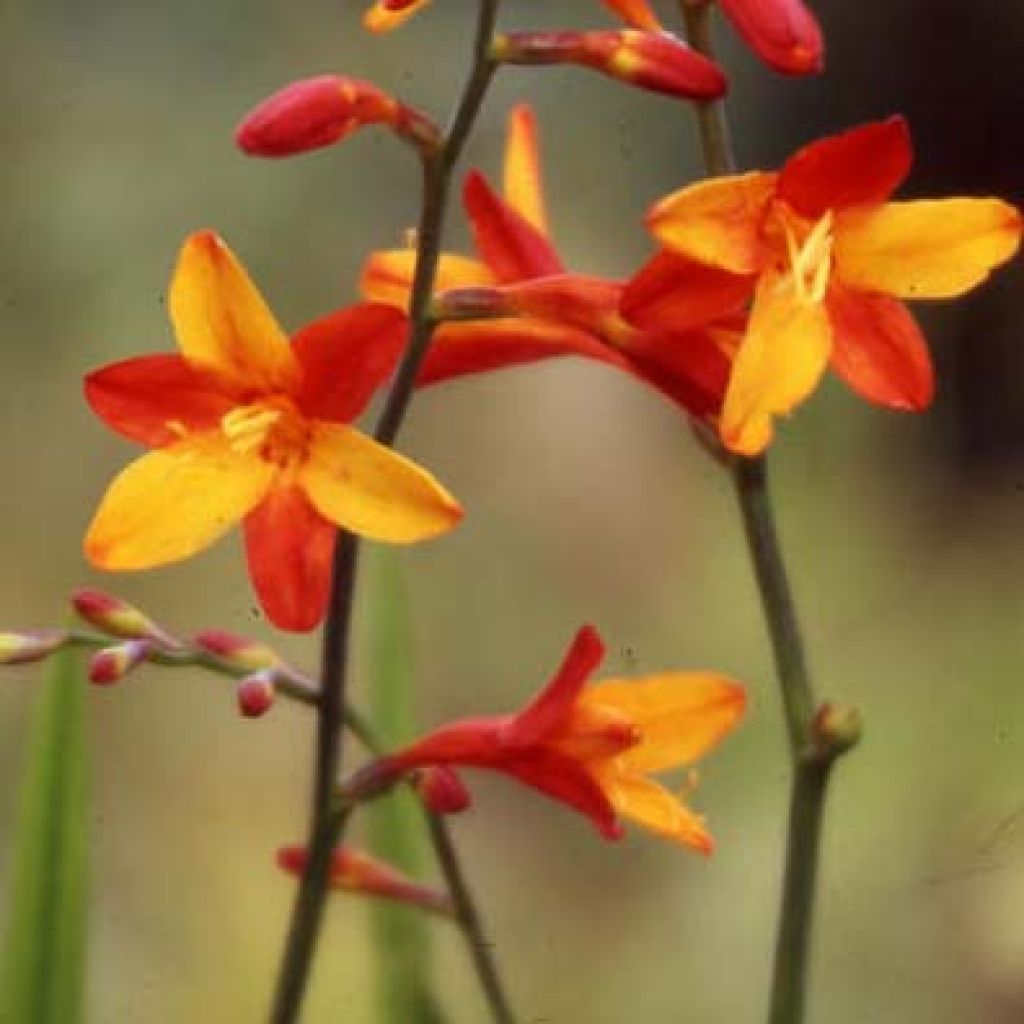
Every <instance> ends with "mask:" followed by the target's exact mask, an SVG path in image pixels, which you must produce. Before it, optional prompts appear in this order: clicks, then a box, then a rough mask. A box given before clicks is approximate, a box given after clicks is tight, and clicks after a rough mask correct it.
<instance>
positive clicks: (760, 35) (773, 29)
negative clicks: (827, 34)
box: [719, 0, 825, 75]
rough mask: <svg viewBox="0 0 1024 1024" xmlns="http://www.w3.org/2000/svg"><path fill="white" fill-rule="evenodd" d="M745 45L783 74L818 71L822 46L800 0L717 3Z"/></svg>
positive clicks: (820, 63) (818, 29)
mask: <svg viewBox="0 0 1024 1024" xmlns="http://www.w3.org/2000/svg"><path fill="white" fill-rule="evenodd" d="M719 3H720V4H721V5H722V10H723V11H724V12H725V13H726V15H727V16H728V17H729V20H730V21H731V22H732V23H733V24H734V25H735V26H736V31H737V32H739V34H740V35H741V36H743V38H744V39H745V40H746V42H747V45H748V46H749V47H750V48H751V49H752V50H753V51H754V52H755V53H756V54H757V55H758V56H759V57H760V58H761V60H763V61H764V62H765V63H766V64H767V65H768V66H769V67H772V68H774V69H775V70H776V71H781V72H782V73H783V74H786V75H811V74H815V73H816V72H819V71H821V69H822V65H823V54H824V49H825V44H824V41H823V39H822V36H821V29H820V28H819V27H818V23H817V21H816V20H815V18H814V15H813V14H811V12H810V11H809V10H808V9H807V8H806V7H805V6H804V4H803V3H802V0H719Z"/></svg>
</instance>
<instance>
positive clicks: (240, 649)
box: [192, 629, 283, 672]
mask: <svg viewBox="0 0 1024 1024" xmlns="http://www.w3.org/2000/svg"><path fill="white" fill-rule="evenodd" d="M192 646H193V647H195V648H196V649H197V650H199V651H202V652H203V653H204V654H211V655H213V657H215V658H217V659H218V660H219V661H222V662H224V663H225V664H227V665H229V666H230V667H231V668H234V669H237V670H238V671H240V672H258V671H259V670H260V669H264V668H278V667H279V666H280V665H282V664H283V661H282V659H281V656H280V655H279V654H278V653H277V651H275V650H274V649H273V648H271V647H268V646H267V645H266V644H261V643H259V642H257V641H256V640H250V639H249V638H248V637H244V636H239V635H238V634H237V633H230V632H228V631H227V630H226V629H205V630H203V631H202V632H201V633H197V634H196V635H195V636H194V637H193V638H192Z"/></svg>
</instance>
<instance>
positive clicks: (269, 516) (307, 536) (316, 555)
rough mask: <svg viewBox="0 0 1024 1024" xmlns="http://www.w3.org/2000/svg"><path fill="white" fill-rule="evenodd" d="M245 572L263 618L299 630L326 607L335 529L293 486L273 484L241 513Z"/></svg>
mask: <svg viewBox="0 0 1024 1024" xmlns="http://www.w3.org/2000/svg"><path fill="white" fill-rule="evenodd" d="M243 528H244V531H245V551H246V555H247V557H248V561H249V576H250V577H251V579H252V584H253V587H254V589H255V590H256V594H257V596H258V597H259V601H260V604H261V605H262V607H263V610H264V612H266V614H267V618H268V619H270V621H271V622H272V623H273V624H274V625H275V626H277V627H278V628H279V629H287V630H292V631H294V632H305V631H306V630H310V629H313V628H314V627H315V626H317V625H318V624H319V622H320V620H321V619H322V618H323V615H324V609H325V608H326V607H327V597H328V592H329V591H330V585H331V559H332V555H333V554H334V538H335V534H336V533H337V531H336V529H335V528H334V526H332V525H331V524H330V523H329V522H327V520H326V519H324V518H323V517H322V516H321V515H320V513H319V512H317V511H316V509H314V508H313V506H312V505H311V504H310V503H309V501H308V499H307V498H306V496H305V494H303V492H302V491H301V490H299V488H297V487H288V486H282V487H275V488H272V489H271V491H270V493H269V494H268V495H267V497H266V498H265V499H264V501H263V502H262V503H261V504H260V505H258V506H257V507H256V508H255V509H254V510H253V511H252V512H250V513H249V515H247V516H246V517H245V521H244V524H243Z"/></svg>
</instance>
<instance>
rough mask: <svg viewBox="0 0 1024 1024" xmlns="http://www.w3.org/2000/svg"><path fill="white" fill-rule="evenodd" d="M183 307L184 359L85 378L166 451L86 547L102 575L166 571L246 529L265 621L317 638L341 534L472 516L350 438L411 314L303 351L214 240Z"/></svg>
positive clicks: (196, 260)
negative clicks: (239, 527)
mask: <svg viewBox="0 0 1024 1024" xmlns="http://www.w3.org/2000/svg"><path fill="white" fill-rule="evenodd" d="M169 301H170V310H171V319H172V321H173V324H174V328H175V332H176V334H177V338H178V344H179V347H180V349H181V354H180V355H171V354H166V355H163V354H161V355H149V356H142V357H140V358H135V359H129V360H127V361H125V362H121V363H115V364H114V365H112V366H108V367H105V368H103V369H101V370H98V371H96V372H95V373H92V374H90V375H89V376H88V377H87V378H86V382H85V394H86V398H87V399H88V401H89V404H90V405H91V406H92V408H93V410H94V411H95V412H96V413H97V414H98V415H99V416H100V417H101V418H102V419H103V420H104V421H105V422H106V423H107V424H108V425H109V426H111V427H112V428H113V429H114V430H116V431H118V432H119V433H121V434H123V435H124V436H125V437H127V438H129V439H131V440H133V441H136V442H140V443H142V444H144V445H146V446H148V447H150V448H152V449H154V451H152V452H151V453H150V454H148V455H145V456H143V457H142V458H141V459H138V460H137V461H136V462H134V463H132V464H131V465H130V466H129V467H128V468H127V469H125V470H124V471H123V472H122V473H121V474H120V475H119V476H118V477H117V478H116V479H115V480H114V481H113V483H112V484H111V485H110V487H109V489H108V490H107V493H106V495H105V496H104V498H103V500H102V502H101V503H100V507H99V510H98V511H97V513H96V516H95V518H94V519H93V522H92V524H91V526H90V527H89V531H88V534H87V536H86V538H85V552H86V555H87V557H88V558H89V560H90V561H91V562H92V563H93V564H94V565H96V566H98V567H99V568H101V569H107V570H109V571H113V572H123V571H131V570H138V569H148V568H152V567H154V566H159V565H165V564H167V563H170V562H175V561H178V560H180V559H183V558H187V557H189V556H190V555H193V554H195V553H197V552H198V551H201V550H203V549H204V548H206V547H208V546H209V545H210V544H212V543H213V542H214V541H215V540H216V539H217V538H219V537H220V536H221V535H222V534H223V533H225V532H226V531H227V530H228V529H230V528H231V527H232V526H233V525H234V524H235V523H237V522H239V521H242V523H243V527H244V532H245V546H246V554H247V556H248V562H249V572H250V576H251V577H252V581H253V585H254V587H255V590H256V593H257V595H258V597H259V600H260V603H261V604H262V605H263V608H264V610H265V611H266V613H267V615H268V616H269V618H270V619H271V621H272V622H274V623H275V624H276V625H277V626H279V627H280V628H282V629H291V630H306V629H311V628H313V627H314V626H315V625H316V624H317V623H318V622H319V621H320V619H321V617H322V615H323V611H324V605H325V603H326V600H327V594H328V589H329V582H330V566H331V555H332V552H333V549H334V540H335V533H336V528H337V527H342V528H344V529H346V530H350V531H352V532H353V533H357V534H359V535H361V536H364V537H368V538H371V539H375V540H381V541H387V542H390V543H398V544H408V543H412V542H415V541H419V540H424V539H426V538H429V537H433V536H436V535H438V534H441V533H445V532H446V531H448V530H450V529H451V528H452V527H453V526H455V525H456V524H457V523H458V521H459V519H460V518H461V515H462V513H461V509H460V508H459V506H458V504H457V503H456V502H455V501H454V499H453V498H452V497H451V496H450V495H449V494H448V493H447V492H446V491H445V490H444V489H443V488H442V487H441V486H440V484H438V483H437V481H436V480H434V478H433V477H432V476H430V475H429V474H428V473H427V472H425V471H424V470H423V469H420V468H419V467H418V466H416V465H415V464H413V463H412V462H410V461H409V460H408V459H405V458H403V457H402V456H400V455H398V454H396V453H394V452H392V451H391V450H390V449H388V448H385V447H384V446H383V445H380V444H378V443H377V442H375V441H373V440H371V439H370V438H367V437H365V436H364V435H363V434H361V433H359V432H358V431H357V430H355V429H353V428H352V427H351V426H349V423H350V422H351V421H352V420H353V419H354V418H355V417H356V416H358V415H359V413H360V412H361V411H362V409H363V408H364V407H365V405H366V404H367V402H368V401H369V399H370V397H371V396H372V394H373V392H374V390H375V389H376V388H377V387H378V386H379V385H380V384H381V383H382V382H383V381H384V380H385V379H386V378H387V377H388V376H389V374H390V373H391V372H392V370H393V368H394V365H395V362H396V360H397V358H398V355H399V352H400V350H401V346H402V343H403V340H404V337H405V330H406V325H405V319H404V317H403V316H402V315H401V314H400V313H397V312H396V311H395V310H393V309H389V308H387V307H384V306H380V305H373V304H363V305H357V306H353V307H350V308H348V309H343V310H339V311H337V312H335V313H332V314H330V315H329V316H326V317H324V318H323V319H321V320H317V321H315V322H314V323H312V324H310V325H309V326H307V327H305V328H303V329H302V330H301V331H299V332H298V334H296V335H295V337H294V339H293V340H292V342H291V343H289V341H288V338H287V337H286V336H285V334H284V332H283V331H282V330H281V328H280V327H279V326H278V324H277V321H276V320H275V319H274V317H273V314H272V313H271V312H270V310H269V309H268V308H267V306H266V304H265V303H264V301H263V299H262V297H261V296H260V294H259V292H257V290H256V288H255V286H254V285H253V284H252V282H251V281H250V280H249V277H248V275H247V274H246V273H245V270H244V269H243V268H242V266H241V265H240V264H239V263H238V261H237V260H236V259H235V256H234V254H233V253H232V252H231V250H230V249H228V247H227V246H226V245H225V244H224V242H223V241H221V239H220V238H218V237H217V235H215V234H213V233H212V232H210V231H203V232H199V233H197V234H195V235H192V236H191V237H190V238H189V239H188V240H187V241H186V242H185V245H184V247H183V249H182V251H181V256H180V258H179V261H178V266H177V269H176V270H175V273H174V278H173V280H172V282H171V290H170V299H169Z"/></svg>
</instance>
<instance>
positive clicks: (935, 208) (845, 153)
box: [636, 117, 1021, 455]
mask: <svg viewBox="0 0 1024 1024" xmlns="http://www.w3.org/2000/svg"><path fill="white" fill-rule="evenodd" d="M911 159H912V151H911V145H910V137H909V133H908V131H907V127H906V124H905V122H904V121H903V119H902V118H899V117H894V118H891V119H890V120H888V121H881V122H876V123H872V124H867V125H864V126H862V127H859V128H855V129H853V130H851V131H848V132H845V133H843V134H840V135H836V136H832V137H830V138H826V139H823V140H821V141H819V142H815V143H812V144H811V145H809V146H806V147H805V148H804V149H802V150H800V151H799V152H797V153H796V154H795V155H794V156H793V157H791V158H790V160H789V161H788V162H787V163H786V164H785V166H784V167H783V168H782V170H781V171H780V172H778V173H766V172H761V171H754V172H750V173H747V174H739V175H731V176H726V177H720V178H712V179H709V180H707V181H702V182H699V183H697V184H695V185H690V186H688V187H686V188H683V189H680V190H679V191H678V192H674V193H673V194H671V195H669V196H667V197H666V198H665V199H663V200H662V201H661V202H659V203H658V204H657V205H656V206H655V207H654V208H653V209H652V210H651V212H650V214H649V217H648V224H649V226H650V229H651V231H652V232H653V234H654V236H655V237H656V238H657V240H658V241H659V242H660V243H661V244H662V245H664V246H665V247H666V249H668V250H670V251H671V252H673V253H675V254H678V255H680V256H682V257H684V258H685V259H686V260H689V261H693V260H696V261H698V262H700V263H703V264H706V265H707V266H709V267H714V268H718V269H720V270H725V271H729V272H731V273H732V274H734V275H736V277H737V279H738V280H744V281H746V282H747V286H748V289H749V292H750V293H751V294H752V295H753V306H752V309H751V313H750V320H749V325H748V327H747V330H746V333H745V335H744V337H743V341H742V345H741V346H740V349H739V352H738V354H737V356H736V360H735V363H734V365H733V370H732V375H731V377H730V380H729V386H728V391H727V393H726V397H725V404H724V407H723V411H722V418H721V435H722V440H723V441H724V443H725V444H726V446H727V447H729V448H731V449H732V450H734V451H736V452H739V453H742V454H744V455H754V454H756V453H758V452H760V451H761V450H762V449H763V448H764V447H765V446H766V445H767V444H768V442H769V441H770V439H771V436H772V418H773V417H774V416H776V415H780V414H784V413H787V412H789V411H790V410H792V409H793V408H794V407H795V406H796V405H797V404H799V403H800V402H801V401H803V399H804V398H806V397H807V395H808V394H809V393H810V392H811V391H812V390H813V388H814V386H815V384H816V383H817V382H818V380H819V378H820V377H821V374H822V372H823V371H824V369H825V367H826V365H828V364H829V363H831V365H832V368H833V369H834V370H835V371H836V372H837V373H838V374H839V375H840V376H841V377H842V378H843V379H844V380H845V381H846V382H847V383H848V384H849V385H850V386H851V387H852V388H853V389H854V390H856V391H857V392H858V393H860V394H861V395H863V396H864V397H865V398H867V399H869V400H870V401H872V402H876V403H878V404H880V405H885V406H889V407H891V408H897V409H914V410H919V409H923V408H925V407H926V406H927V405H928V404H929V403H930V402H931V399H932V392H933V380H932V367H931V360H930V358H929V356H928V351H927V348H926V346H925V343H924V339H923V338H922V336H921V332H920V330H919V328H918V327H917V324H916V323H915V321H914V319H913V318H912V316H911V315H910V313H909V312H908V310H907V308H906V307H905V306H904V304H903V302H902V301H900V300H902V299H943V298H951V297H953V296H956V295H960V294H962V293H963V292H965V291H967V290H968V289H970V288H973V287H974V286H975V285H977V284H978V283H979V282H981V281H983V280H984V279H985V278H986V277H987V276H988V274H989V272H990V271H991V270H992V269H993V268H994V267H997V266H999V265H1000V264H1001V263H1003V262H1005V261H1006V260H1007V259H1009V258H1010V256H1012V255H1013V253H1014V252H1015V250H1016V248H1017V245H1018V243H1019V240H1020V233H1021V218H1020V214H1019V213H1018V212H1017V210H1015V209H1014V208H1013V207H1012V206H1010V205H1009V204H1007V203H1005V202H1002V201H1001V200H999V199H990V198H964V197H961V198H954V199H941V200H917V201H911V202H889V201H888V200H889V197H890V196H891V195H892V193H893V192H894V191H895V189H896V188H897V186H898V185H899V184H900V183H901V182H902V181H903V179H904V178H905V177H906V175H907V173H908V171H909V169H910V164H911ZM665 290H666V291H669V292H672V291H673V290H674V292H675V296H676V299H677V300H678V301H680V302H683V303H685V301H686V296H687V295H689V294H691V293H692V291H693V281H692V280H691V279H689V278H688V277H687V276H686V275H685V274H680V275H679V276H678V280H677V283H676V287H675V289H672V288H671V287H667V286H666V288H665ZM636 319H637V321H638V322H640V323H642V322H643V317H642V316H640V317H638V318H636Z"/></svg>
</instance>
